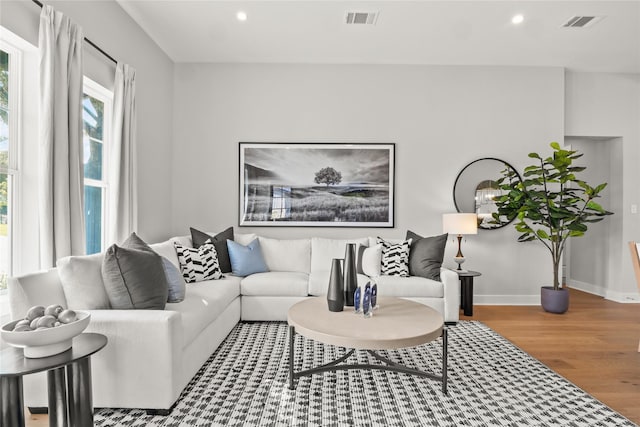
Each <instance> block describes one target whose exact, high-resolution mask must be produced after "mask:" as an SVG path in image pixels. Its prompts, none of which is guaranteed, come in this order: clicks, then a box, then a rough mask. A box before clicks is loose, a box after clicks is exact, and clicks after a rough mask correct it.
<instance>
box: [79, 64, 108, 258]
mask: <svg viewBox="0 0 640 427" xmlns="http://www.w3.org/2000/svg"><path fill="white" fill-rule="evenodd" d="M82 95H83V97H84V95H88V96H90V97H92V98H95V99H97V100H98V101H100V102H102V103H103V104H104V109H103V116H102V120H103V124H102V142H101V143H102V179H101V180H98V179H92V178H85V177H84V174H83V190H84V188H85V187H86V186H90V187H99V188H101V189H102V209H101V210H102V212H101V218H102V224H101V233H100V234H101V238H100V251H101V252H104V250H105V248H106V239H107V236H108V235H109V231H110V230H109V229H108V228H109V224H110V221H109V206H108V204H109V188H110V186H109V156H110V151H111V143H112V135H111V133H112V132H111V129H112V117H113V91H111V90H109V89H107V88H105V87H104V86H102V85H101V84H99V83H96V82H95V81H93V80H91V79H90V78H89V77H87V76H84V78H83V84H82ZM90 138H91V137H90ZM93 140H96V139H95V138H93ZM83 147H84V145H83ZM85 220H86V218H85ZM85 240H86V237H85ZM86 244H87V242H86V241H85V245H86Z"/></svg>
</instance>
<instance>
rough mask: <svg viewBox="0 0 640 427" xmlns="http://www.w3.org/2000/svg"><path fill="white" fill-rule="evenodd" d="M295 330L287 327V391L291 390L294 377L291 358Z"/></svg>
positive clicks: (292, 356)
mask: <svg viewBox="0 0 640 427" xmlns="http://www.w3.org/2000/svg"><path fill="white" fill-rule="evenodd" d="M295 333H296V328H294V327H293V326H289V389H290V390H293V389H294V388H295V385H294V376H293V358H294V349H293V347H294V342H295Z"/></svg>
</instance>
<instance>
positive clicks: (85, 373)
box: [67, 357, 93, 427]
mask: <svg viewBox="0 0 640 427" xmlns="http://www.w3.org/2000/svg"><path fill="white" fill-rule="evenodd" d="M67 377H68V379H67V385H68V387H69V426H71V427H85V426H92V425H93V394H92V390H91V360H90V359H89V357H85V358H83V359H80V360H76V361H75V362H73V363H71V364H70V365H68V366H67Z"/></svg>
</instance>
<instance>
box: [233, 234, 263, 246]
mask: <svg viewBox="0 0 640 427" xmlns="http://www.w3.org/2000/svg"><path fill="white" fill-rule="evenodd" d="M257 238H258V235H257V234H255V233H245V234H241V233H235V234H234V235H233V241H234V242H238V243H240V244H241V245H245V246H247V245H248V244H249V243H251V242H253V241H254V240H256V239H257Z"/></svg>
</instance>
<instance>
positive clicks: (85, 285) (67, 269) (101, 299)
mask: <svg viewBox="0 0 640 427" xmlns="http://www.w3.org/2000/svg"><path fill="white" fill-rule="evenodd" d="M103 258H104V254H102V253H99V254H93V255H81V256H68V257H64V258H60V259H59V260H58V262H57V263H56V266H57V267H58V268H57V270H58V276H59V277H60V283H61V284H62V290H63V291H64V296H65V298H66V300H67V307H68V308H71V309H74V310H99V309H104V308H110V307H111V304H110V303H109V296H108V295H107V291H106V289H105V288H104V282H103V280H102V260H103Z"/></svg>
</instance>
